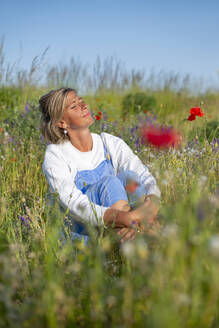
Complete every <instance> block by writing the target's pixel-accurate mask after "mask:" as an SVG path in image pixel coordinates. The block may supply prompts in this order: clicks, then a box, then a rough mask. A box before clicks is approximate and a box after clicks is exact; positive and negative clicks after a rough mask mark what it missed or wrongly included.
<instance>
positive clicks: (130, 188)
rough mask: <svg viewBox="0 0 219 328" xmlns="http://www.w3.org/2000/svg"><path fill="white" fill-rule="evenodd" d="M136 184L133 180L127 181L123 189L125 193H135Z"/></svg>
mask: <svg viewBox="0 0 219 328" xmlns="http://www.w3.org/2000/svg"><path fill="white" fill-rule="evenodd" d="M138 185H139V184H138V183H137V182H136V181H134V180H129V181H128V182H127V185H126V187H125V189H126V191H128V192H130V193H134V192H136V189H137V188H138Z"/></svg>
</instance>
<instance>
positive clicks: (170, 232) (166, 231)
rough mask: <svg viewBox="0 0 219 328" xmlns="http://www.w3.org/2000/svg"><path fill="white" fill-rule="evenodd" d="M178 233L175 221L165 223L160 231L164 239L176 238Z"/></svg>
mask: <svg viewBox="0 0 219 328" xmlns="http://www.w3.org/2000/svg"><path fill="white" fill-rule="evenodd" d="M177 233H178V226H177V225H176V224H175V223H172V224H168V225H166V226H165V227H164V228H163V230H162V231H161V235H162V237H164V238H166V239H169V238H170V239H171V238H176V236H177Z"/></svg>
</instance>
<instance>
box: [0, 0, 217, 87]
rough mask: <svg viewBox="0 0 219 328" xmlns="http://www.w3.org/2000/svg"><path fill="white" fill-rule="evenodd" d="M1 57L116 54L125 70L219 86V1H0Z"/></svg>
mask: <svg viewBox="0 0 219 328" xmlns="http://www.w3.org/2000/svg"><path fill="white" fill-rule="evenodd" d="M0 4H1V6H0V8H1V10H0V37H1V36H3V35H4V37H5V53H6V61H8V62H10V63H12V62H13V61H15V60H16V59H18V58H19V57H22V60H21V65H22V66H23V67H25V68H27V67H29V66H30V63H31V61H32V59H33V58H34V56H36V55H39V54H41V53H42V52H43V50H45V48H46V47H47V46H49V47H50V48H49V51H48V53H47V58H48V61H49V63H58V62H68V60H69V58H70V57H71V56H72V55H74V56H79V57H80V58H81V60H82V62H83V63H93V62H94V61H95V58H96V57H97V55H100V56H101V57H102V58H103V57H105V56H107V55H115V56H117V58H119V59H121V60H122V61H123V62H124V63H125V65H126V67H127V68H128V69H129V68H130V69H131V68H137V69H141V68H144V69H146V71H150V70H151V69H154V70H155V71H159V70H164V71H174V72H181V73H191V74H192V75H193V76H194V77H199V76H203V77H205V78H206V79H212V80H214V81H217V83H218V84H219V79H218V77H219V74H218V72H219V40H218V39H219V1H218V0H208V1H207V0H206V1H203V0H199V1H198V0H181V1H178V0H175V1H172V0H163V1H161V0H154V1H147V0H145V1H143V0H133V1H130V0H117V1H116V0H111V1H108V0H90V1H89V0H77V1H74V0H71V1H70V0H63V1H60V0H59V1H57V0H53V1H51V0H44V1H42V0H38V1H30V0H29V1H27V0H20V1H17V0H7V1H4V0H0Z"/></svg>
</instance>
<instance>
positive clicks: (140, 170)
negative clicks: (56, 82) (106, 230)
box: [39, 88, 160, 241]
mask: <svg viewBox="0 0 219 328" xmlns="http://www.w3.org/2000/svg"><path fill="white" fill-rule="evenodd" d="M39 104H40V110H41V112H42V131H43V136H44V137H45V139H46V140H47V141H49V142H50V144H49V145H48V146H47V149H46V153H45V158H44V162H43V166H42V167H43V172H44V174H45V176H46V178H47V181H48V183H49V186H50V189H51V191H53V192H54V191H57V192H58V194H59V200H60V204H61V206H62V207H63V208H65V209H66V208H68V209H69V217H71V219H72V222H74V227H72V228H71V230H72V234H73V237H74V236H81V235H84V236H85V237H86V238H87V231H86V227H85V225H86V224H87V223H88V224H90V225H94V226H101V225H105V226H112V225H113V227H114V228H116V229H118V231H117V233H118V234H119V235H121V237H122V238H121V241H125V240H129V239H133V238H134V237H135V235H136V231H139V230H140V228H141V227H143V226H142V224H143V223H144V222H147V223H148V222H149V223H150V224H151V225H152V224H153V222H155V219H156V214H157V210H158V208H157V205H156V204H155V203H154V202H153V201H151V197H152V196H155V197H159V196H160V191H159V189H158V187H157V185H156V181H155V179H154V177H153V176H152V175H151V174H150V173H149V171H148V169H147V168H146V167H145V166H144V165H143V164H142V162H141V161H140V160H139V158H138V157H137V156H136V155H134V154H133V152H132V150H131V149H130V148H129V146H128V145H127V144H126V143H125V142H124V141H123V140H122V139H120V138H118V137H115V136H113V135H110V134H108V133H102V134H101V135H98V134H95V133H91V132H90V130H89V127H90V126H91V125H92V124H93V122H94V120H93V118H92V116H91V113H90V111H89V109H88V106H87V105H86V104H85V102H84V101H83V99H82V98H80V97H79V96H78V95H77V92H76V90H74V89H71V88H60V89H57V90H52V91H50V92H49V93H47V94H45V95H44V96H42V97H41V98H40V100H39ZM124 172H128V173H129V174H133V175H134V176H136V179H134V180H135V182H137V184H136V188H138V189H139V190H140V189H141V190H142V187H143V189H144V193H145V196H146V200H145V201H144V202H143V204H141V205H140V206H139V207H137V208H135V209H133V210H131V208H130V205H129V201H128V195H127V193H128V188H127V186H126V182H127V181H126V177H125V173H124ZM130 182H133V181H130ZM125 188H126V189H127V190H126V189H125ZM134 194H135V193H134ZM85 223H86V224H85ZM136 226H137V229H136V228H135V227H136Z"/></svg>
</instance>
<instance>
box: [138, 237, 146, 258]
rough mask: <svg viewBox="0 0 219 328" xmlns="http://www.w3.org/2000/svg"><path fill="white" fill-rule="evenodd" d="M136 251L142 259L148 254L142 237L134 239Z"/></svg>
mask: <svg viewBox="0 0 219 328" xmlns="http://www.w3.org/2000/svg"><path fill="white" fill-rule="evenodd" d="M136 253H137V254H138V255H139V257H140V258H142V259H145V258H146V257H147V256H148V246H147V244H146V242H145V241H144V240H143V239H138V240H137V241H136Z"/></svg>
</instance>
